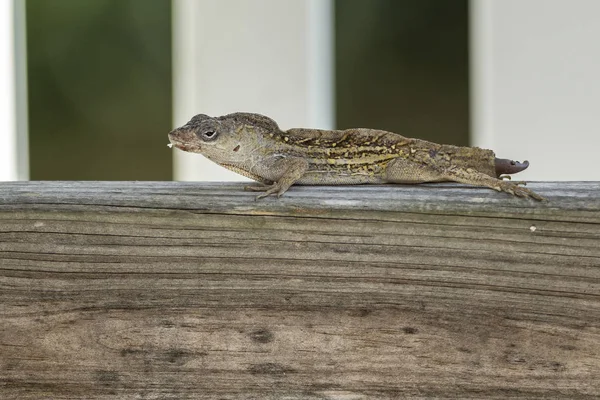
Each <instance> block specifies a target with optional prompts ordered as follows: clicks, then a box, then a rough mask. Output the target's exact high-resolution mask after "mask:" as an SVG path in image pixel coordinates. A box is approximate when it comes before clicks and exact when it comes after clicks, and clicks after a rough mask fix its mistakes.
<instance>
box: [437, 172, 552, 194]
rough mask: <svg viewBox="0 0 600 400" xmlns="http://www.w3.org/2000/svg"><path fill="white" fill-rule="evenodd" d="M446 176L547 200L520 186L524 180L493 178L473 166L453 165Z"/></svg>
mask: <svg viewBox="0 0 600 400" xmlns="http://www.w3.org/2000/svg"><path fill="white" fill-rule="evenodd" d="M444 174H445V176H446V178H447V179H448V180H450V181H454V182H459V183H467V184H469V185H476V186H485V187H488V188H490V189H494V190H497V191H499V192H505V193H509V194H512V195H514V196H517V197H530V198H532V199H535V200H538V201H545V200H546V199H545V198H544V197H542V196H540V195H539V194H537V193H535V192H534V191H532V190H529V189H527V188H524V187H522V186H520V185H521V184H523V183H524V182H521V181H510V180H508V181H507V180H502V179H497V178H493V177H491V176H489V175H486V174H484V173H482V172H479V171H475V170H473V169H471V168H467V169H464V168H456V167H451V168H449V169H448V170H446V171H444Z"/></svg>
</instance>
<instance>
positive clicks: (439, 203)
mask: <svg viewBox="0 0 600 400" xmlns="http://www.w3.org/2000/svg"><path fill="white" fill-rule="evenodd" d="M530 186H531V187H532V188H533V189H534V190H536V191H538V192H539V193H540V194H542V195H544V196H546V197H548V199H549V201H548V202H546V203H539V202H535V201H532V200H524V199H518V198H512V197H510V196H508V195H506V194H503V193H496V192H494V191H491V190H487V189H481V188H473V187H467V186H461V185H453V184H435V185H421V186H410V187H409V186H362V187H353V188H348V187H293V188H292V189H291V190H290V191H289V192H288V193H286V195H285V196H284V197H282V198H281V199H276V198H269V199H264V200H261V201H254V196H255V194H253V193H249V192H244V191H242V185H241V184H199V183H173V182H160V183H156V182H114V183H108V182H68V183H67V182H25V183H1V184H0V398H2V399H63V398H80V399H84V398H85V399H90V398H102V399H109V398H131V399H187V398H201V399H347V400H349V399H401V398H444V397H452V398H495V399H507V398H527V399H532V398H569V399H584V398H585V399H588V398H589V399H592V398H598V396H600V183H598V182H570V183H537V184H531V185H530Z"/></svg>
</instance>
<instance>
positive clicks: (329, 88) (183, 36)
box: [165, 0, 334, 181]
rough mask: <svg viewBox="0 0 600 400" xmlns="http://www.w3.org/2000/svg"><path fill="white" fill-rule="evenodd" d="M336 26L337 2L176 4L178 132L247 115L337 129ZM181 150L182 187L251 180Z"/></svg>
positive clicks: (188, 0)
mask: <svg viewBox="0 0 600 400" xmlns="http://www.w3.org/2000/svg"><path fill="white" fill-rule="evenodd" d="M332 19H333V12H332V1H331V0H307V1H305V0H286V1H281V0H252V1H247V0H174V2H173V60H174V62H173V74H174V94H173V101H174V125H175V126H179V125H182V124H184V123H185V122H187V121H188V120H189V119H190V118H191V117H192V116H193V115H195V114H198V113H203V114H208V115H214V116H218V115H223V114H229V113H232V112H237V111H245V112H256V113H261V114H265V115H267V116H269V117H271V118H273V119H274V120H276V121H277V122H278V123H279V125H280V126H281V127H282V129H287V128H292V127H318V128H324V129H327V128H333V124H334V122H333V121H334V116H333V44H332V43H333V21H332ZM165 139H166V136H165ZM165 144H166V141H165ZM173 151H175V157H174V159H175V161H174V162H175V165H174V170H175V173H174V175H175V179H177V180H203V181H225V180H242V179H244V178H242V177H240V176H239V175H237V174H234V173H232V172H230V171H227V170H225V169H223V168H221V167H219V166H217V165H215V164H213V163H212V162H210V161H208V160H206V159H204V157H201V156H199V155H195V154H186V153H183V152H181V151H178V150H173Z"/></svg>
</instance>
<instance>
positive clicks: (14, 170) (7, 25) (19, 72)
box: [0, 0, 28, 181]
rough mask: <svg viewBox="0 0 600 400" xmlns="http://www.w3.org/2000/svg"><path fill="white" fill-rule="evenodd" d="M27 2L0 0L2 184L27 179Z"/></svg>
mask: <svg viewBox="0 0 600 400" xmlns="http://www.w3.org/2000/svg"><path fill="white" fill-rule="evenodd" d="M26 73H27V68H26V62H25V2H24V0H3V1H0V181H10V180H16V179H27V177H28V160H27V102H26V99H27V95H26V92H27V87H26Z"/></svg>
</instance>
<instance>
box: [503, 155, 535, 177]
mask: <svg viewBox="0 0 600 400" xmlns="http://www.w3.org/2000/svg"><path fill="white" fill-rule="evenodd" d="M527 167H529V161H523V162H519V161H513V160H509V159H506V158H496V177H497V178H500V176H501V175H509V174H516V173H517V172H521V171H523V170H525V169H527Z"/></svg>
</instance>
